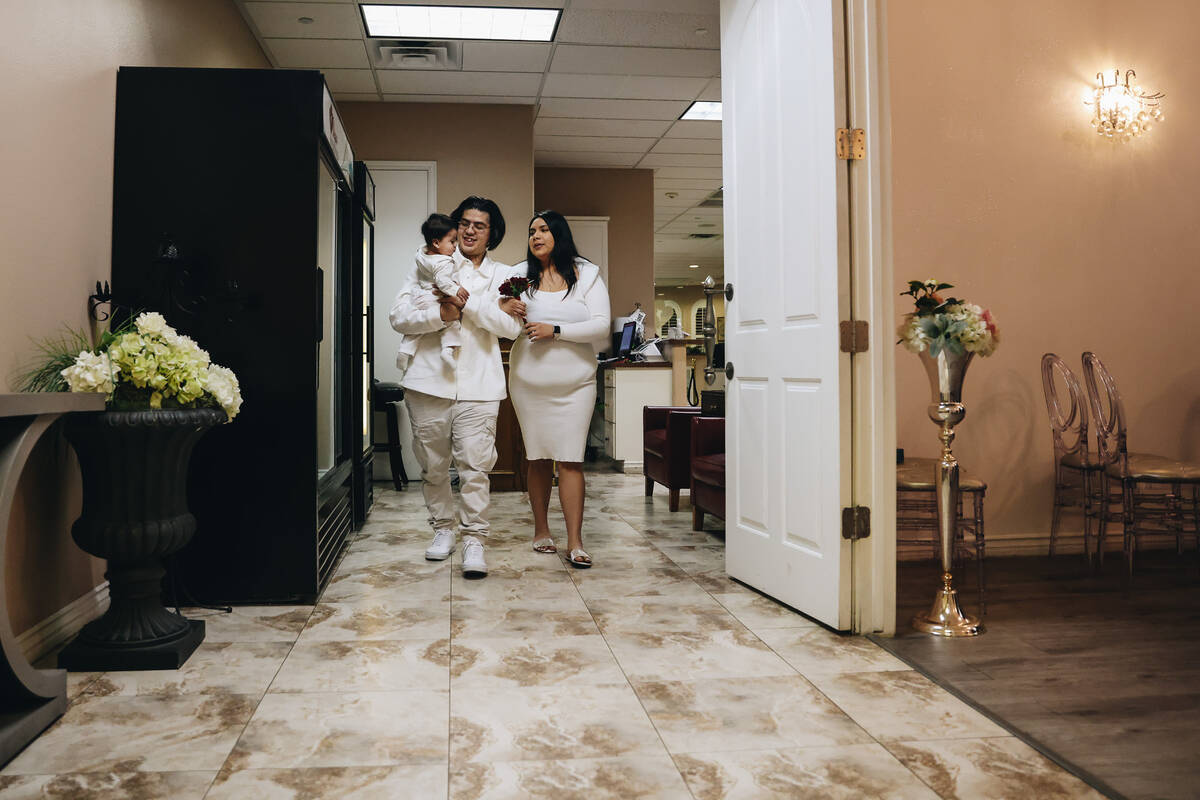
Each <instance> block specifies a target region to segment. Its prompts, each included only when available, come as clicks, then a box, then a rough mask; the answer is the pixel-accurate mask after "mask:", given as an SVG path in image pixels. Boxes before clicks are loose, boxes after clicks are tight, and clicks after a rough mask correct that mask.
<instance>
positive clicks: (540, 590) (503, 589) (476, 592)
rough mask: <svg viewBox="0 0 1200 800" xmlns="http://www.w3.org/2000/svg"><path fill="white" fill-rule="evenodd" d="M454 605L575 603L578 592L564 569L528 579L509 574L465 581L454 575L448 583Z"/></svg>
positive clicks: (457, 573)
mask: <svg viewBox="0 0 1200 800" xmlns="http://www.w3.org/2000/svg"><path fill="white" fill-rule="evenodd" d="M450 586H451V591H452V592H453V602H458V601H459V600H468V601H470V602H473V603H480V604H486V603H492V604H501V605H503V604H508V603H512V602H522V601H533V600H539V601H546V602H553V601H556V600H557V601H560V602H562V603H574V601H575V600H577V599H579V590H578V589H576V588H575V583H574V582H573V581H572V580H571V578H570V576H569V575H568V574H567V572H566V570H554V571H552V572H551V571H546V572H544V573H539V574H538V575H537V576H536V577H534V576H533V575H532V574H531V576H530V580H523V579H522V578H514V577H512V576H510V575H504V574H497V575H491V574H489V575H488V576H487V577H486V578H482V579H476V578H464V577H462V574H461V573H460V572H456V573H455V575H454V579H453V580H452V581H451V583H450Z"/></svg>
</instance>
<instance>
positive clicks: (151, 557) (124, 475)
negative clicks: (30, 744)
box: [58, 408, 225, 672]
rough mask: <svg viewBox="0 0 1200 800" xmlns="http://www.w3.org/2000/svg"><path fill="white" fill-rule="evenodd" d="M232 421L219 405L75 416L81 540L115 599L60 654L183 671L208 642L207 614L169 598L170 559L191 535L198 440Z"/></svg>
mask: <svg viewBox="0 0 1200 800" xmlns="http://www.w3.org/2000/svg"><path fill="white" fill-rule="evenodd" d="M224 421H225V412H224V411H221V410H220V409H212V408H198V409H186V410H165V411H105V412H102V413H99V414H74V415H71V416H70V417H69V418H68V419H67V420H66V435H67V440H68V441H70V443H71V444H72V445H73V446H74V447H75V452H76V454H77V455H78V456H79V467H80V472H81V473H82V476H83V511H82V513H81V514H80V517H79V519H77V520H76V521H75V524H74V525H73V526H72V527H71V535H72V537H73V538H74V539H75V542H76V544H78V545H79V546H80V547H81V548H83V549H84V550H85V551H86V552H88V553H91V554H92V555H94V556H98V557H100V558H104V559H107V561H108V570H107V571H106V572H105V577H106V578H107V579H108V594H109V607H108V611H106V612H105V613H104V615H103V616H102V617H100V618H99V619H96V620H94V621H92V622H89V623H88V624H87V625H85V626H84V627H83V630H82V631H80V632H79V635H78V636H77V637H76V638H75V639H74V641H72V642H71V643H70V644H69V645H67V647H66V648H65V649H64V650H63V651H62V653H60V654H59V657H58V665H59V667H61V668H64V669H67V670H71V671H73V672H78V671H87V672H99V671H113V670H140V669H178V668H179V667H180V666H181V665H182V664H183V662H185V661H187V659H188V656H190V655H191V654H192V652H193V651H194V650H195V649H196V648H197V647H198V646H199V645H200V642H202V641H204V622H203V621H202V620H189V619H187V618H185V617H183V616H181V615H179V614H176V613H174V612H171V611H168V610H167V609H166V608H164V607H163V605H162V599H161V598H162V579H163V576H164V575H165V574H166V571H165V570H164V569H163V565H162V560H163V558H164V557H165V556H168V555H170V554H171V553H174V552H175V551H177V550H179V549H180V548H181V547H183V546H184V545H185V544H187V543H188V541H189V540H190V539H191V538H192V534H193V533H194V532H195V530H196V518H195V517H193V516H192V515H191V513H190V512H189V511H188V507H187V473H188V462H189V461H190V460H191V456H192V448H194V447H195V445H196V442H197V441H199V439H200V437H201V436H203V435H204V432H205V431H206V430H208V429H209V428H211V427H213V426H215V425H219V424H221V423H222V422H224Z"/></svg>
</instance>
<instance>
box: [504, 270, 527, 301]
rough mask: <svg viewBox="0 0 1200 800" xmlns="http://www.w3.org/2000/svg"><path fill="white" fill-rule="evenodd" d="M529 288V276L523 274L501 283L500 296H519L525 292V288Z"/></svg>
mask: <svg viewBox="0 0 1200 800" xmlns="http://www.w3.org/2000/svg"><path fill="white" fill-rule="evenodd" d="M528 288H529V278H526V277H524V276H521V275H514V276H513V277H511V278H509V279H508V280H506V281H505V282H504V283H502V284H500V296H501V297H512V298H514V299H515V298H518V297H520V296H521V295H523V294H525V290H526V289H528Z"/></svg>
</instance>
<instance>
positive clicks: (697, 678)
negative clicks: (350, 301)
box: [0, 474, 1100, 800]
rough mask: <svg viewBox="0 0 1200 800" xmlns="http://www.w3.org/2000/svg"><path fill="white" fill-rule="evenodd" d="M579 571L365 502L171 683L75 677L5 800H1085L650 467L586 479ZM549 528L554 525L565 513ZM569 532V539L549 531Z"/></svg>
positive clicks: (525, 529)
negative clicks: (327, 561) (796, 598)
mask: <svg viewBox="0 0 1200 800" xmlns="http://www.w3.org/2000/svg"><path fill="white" fill-rule="evenodd" d="M588 480H589V487H588V490H589V506H588V511H587V522H586V529H585V536H586V541H587V543H588V546H589V549H590V550H591V552H592V555H593V556H594V557H595V558H596V566H595V567H594V568H592V569H591V570H583V571H576V570H572V569H570V568H569V567H567V566H566V565H565V564H564V563H563V562H562V561H561V560H560V559H559V558H558V557H555V556H547V555H540V554H536V553H534V552H533V551H532V550H531V549H530V547H529V541H528V540H529V538H530V536H529V533H530V527H531V520H530V518H529V515H528V509H527V508H526V507H525V506H524V505H523V504H522V498H521V496H520V495H515V494H503V495H497V496H496V497H495V498H494V499H495V505H494V512H493V520H494V525H495V536H494V537H493V541H492V543H491V544H490V546H489V548H488V563H489V566H490V568H491V574H490V576H489V577H488V578H486V579H485V580H470V581H468V580H464V579H463V578H462V576H461V574H460V571H459V563H458V560H457V555H456V557H455V558H454V559H452V560H451V561H447V562H443V563H429V562H426V561H425V560H424V559H423V557H422V552H423V550H424V547H425V544H426V538H427V533H426V530H425V524H424V516H425V515H424V512H423V508H422V505H421V500H420V493H419V491H416V490H415V489H410V490H409V491H408V492H404V493H397V492H393V491H390V490H384V491H380V493H379V497H378V501H377V504H376V506H375V510H374V512H373V513H372V515H371V519H370V521H369V522H368V523H367V526H366V527H365V529H364V530H363V532H362V534H361V535H360V536H358V537H357V538H356V539H355V541H354V542H353V543H352V544H351V546H350V548H349V551H348V553H347V555H346V557H345V559H344V560H343V562H342V564H341V565H340V567H339V569H338V571H337V573H336V575H335V576H334V579H333V581H332V582H331V584H330V586H329V588H328V590H327V591H326V593H325V595H324V597H323V598H322V602H321V603H319V604H318V605H316V606H315V607H310V606H305V607H261V608H237V609H235V611H234V613H233V614H232V615H223V614H219V613H213V612H196V613H195V614H194V615H195V616H202V617H203V618H204V619H206V620H207V622H208V637H207V639H206V641H205V642H204V644H203V645H202V646H201V648H200V650H199V651H197V653H196V654H195V655H194V656H193V657H192V658H191V659H190V660H189V661H188V663H187V664H186V665H185V666H184V667H183V668H182V669H180V670H179V671H177V672H147V673H106V674H103V675H87V674H75V675H71V676H70V678H71V680H70V691H71V694H72V702H71V706H70V708H69V710H68V711H67V714H66V716H64V717H63V719H62V720H60V721H59V723H57V724H56V725H55V726H54V727H52V728H51V729H50V730H49V731H47V732H46V733H45V734H43V735H42V737H41V738H40V739H38V740H37V741H36V742H34V743H33V744H32V745H31V746H30V747H29V748H27V749H26V750H25V751H24V752H23V753H21V754H20V755H18V756H17V758H15V759H14V760H13V761H12V762H11V763H10V764H8V766H7V767H5V769H4V770H3V771H2V772H0V796H2V797H3V798H6V799H7V798H13V799H14V800H15V799H16V798H45V797H70V798H131V799H140V798H172V800H189V799H190V798H214V799H215V798H323V797H329V798H338V799H339V800H341V799H342V798H387V800H393V798H445V797H449V798H455V799H456V800H460V799H461V800H467V798H471V799H472V800H474V799H476V798H542V797H546V798H556V800H562V799H563V798H575V797H580V798H583V797H586V798H589V800H602V799H603V798H613V800H632V799H633V798H697V800H709V799H710V798H712V799H714V800H715V799H716V798H818V797H831V798H868V797H888V798H935V797H943V798H952V797H956V798H978V797H988V798H1017V799H1018V800H1028V798H1032V797H1036V798H1039V800H1047V799H1048V798H1089V797H1099V796H1100V795H1097V794H1096V793H1095V792H1094V791H1092V790H1091V789H1090V788H1089V787H1087V786H1086V785H1084V784H1083V783H1081V782H1080V781H1079V780H1078V779H1076V778H1075V777H1074V776H1072V775H1070V774H1069V773H1066V772H1063V771H1062V770H1060V769H1059V768H1058V767H1057V766H1055V765H1054V764H1052V763H1051V762H1049V761H1047V760H1046V759H1044V758H1043V757H1042V756H1040V755H1039V754H1038V753H1037V752H1036V751H1034V750H1032V749H1031V748H1029V747H1027V746H1025V745H1024V744H1022V743H1021V742H1020V741H1018V740H1016V739H1014V738H1013V737H1011V736H1009V735H1007V733H1006V732H1005V731H1004V730H1003V729H1001V728H999V727H997V726H996V725H994V724H993V723H991V722H990V721H988V720H987V719H986V718H984V717H983V716H981V715H980V714H978V713H976V712H975V711H973V710H972V709H971V708H969V707H968V706H966V705H964V704H963V703H961V702H959V701H958V700H956V699H955V698H953V697H952V696H951V695H949V694H948V693H946V692H945V691H943V690H941V689H940V688H938V687H937V686H935V685H934V684H933V683H931V682H930V681H928V680H926V679H925V678H923V677H921V676H920V675H919V674H917V673H916V672H913V671H912V670H909V669H906V667H905V665H904V664H903V663H902V662H900V661H898V660H896V659H895V658H893V657H892V656H890V655H889V654H887V653H885V652H884V651H883V650H882V649H880V648H878V647H877V646H876V645H874V644H873V643H871V642H869V641H867V640H866V639H863V638H859V637H846V636H838V635H835V634H832V633H830V632H828V631H826V630H825V629H823V628H821V627H819V626H817V625H815V624H814V623H812V622H811V621H809V620H808V619H806V618H805V617H803V616H800V615H798V614H795V613H793V612H791V611H789V610H787V609H786V608H783V607H781V606H779V605H777V604H775V603H773V602H772V601H770V600H768V599H766V598H764V597H762V596H760V595H758V594H756V593H754V592H752V591H750V590H749V589H746V588H745V587H743V586H741V585H739V584H737V583H735V582H733V581H731V580H729V579H728V578H727V577H726V576H725V575H724V571H723V569H722V564H723V546H724V545H723V535H722V533H721V531H720V530H713V531H709V532H705V533H693V532H692V530H691V514H690V513H689V509H687V508H684V509H683V510H681V511H679V512H678V513H675V514H671V513H670V512H668V511H667V508H666V498H665V496H664V495H663V494H662V493H661V492H660V493H658V494H656V495H655V497H654V498H653V499H652V500H646V499H645V498H644V497H643V496H642V487H643V484H642V479H641V478H640V477H629V478H626V477H625V476H622V475H616V474H591V475H589V476H588ZM560 524H561V523H560ZM556 532H557V533H558V535H559V536H560V539H561V537H562V531H561V530H558V531H556Z"/></svg>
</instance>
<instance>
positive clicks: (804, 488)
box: [721, 0, 851, 630]
mask: <svg viewBox="0 0 1200 800" xmlns="http://www.w3.org/2000/svg"><path fill="white" fill-rule="evenodd" d="M843 35H844V34H843V23H842V3H841V0H836V2H835V0H722V2H721V53H722V90H723V94H724V121H723V129H722V132H723V138H724V181H725V275H726V279H727V280H728V281H729V282H731V283H732V284H733V286H734V296H733V300H732V302H730V303H729V304H728V305H727V310H726V323H725V331H726V340H727V351H726V355H727V360H728V362H729V363H732V364H733V365H734V366H733V369H734V375H733V380H731V381H730V382H729V384H728V386H727V388H726V415H727V419H726V424H727V428H726V436H727V477H726V480H727V488H726V514H727V520H726V534H725V535H726V548H725V550H726V569H727V571H728V573H729V574H730V575H731V576H732V577H734V578H736V579H738V580H740V581H743V582H744V583H747V584H749V585H750V586H753V587H754V588H756V589H759V590H760V591H762V592H764V593H766V594H768V595H770V596H772V597H774V598H776V599H778V600H779V601H781V602H783V603H786V604H788V605H790V606H792V607H793V608H796V609H798V610H799V611H802V612H804V613H805V614H808V615H810V616H812V617H814V618H816V619H818V620H820V621H821V622H824V623H825V624H827V625H829V626H831V627H834V628H837V629H841V630H845V629H848V628H849V627H850V623H851V603H850V552H851V551H850V543H849V542H845V541H843V539H842V537H841V509H842V507H843V506H844V505H848V497H849V485H850V480H849V478H850V471H849V458H850V433H849V432H850V419H849V411H848V408H849V399H850V394H849V388H850V387H849V371H848V356H845V357H844V356H841V355H840V353H839V350H838V319H839V300H840V299H842V298H848V292H847V290H848V282H849V270H848V264H847V261H846V257H845V254H846V248H845V246H844V244H843V240H842V237H843V236H844V235H845V230H846V229H845V225H844V223H843V222H842V221H840V215H844V213H845V212H844V210H843V209H844V208H845V177H844V176H845V167H844V166H842V167H839V162H838V161H837V159H836V152H835V139H834V137H835V131H836V129H837V128H838V127H839V126H841V125H843V124H844V123H843V122H839V120H840V119H844V116H845V101H844V91H845V71H844V58H843V53H844V45H843V41H844V40H843V38H842V37H843ZM843 163H844V162H843ZM842 219H844V217H842ZM842 358H846V359H847V362H846V365H845V366H846V367H847V368H846V369H843V368H842V367H843V365H842V364H841V359H842ZM843 376H845V377H844V378H843Z"/></svg>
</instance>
